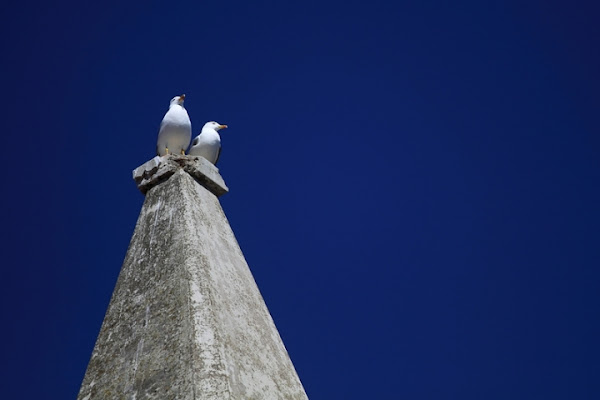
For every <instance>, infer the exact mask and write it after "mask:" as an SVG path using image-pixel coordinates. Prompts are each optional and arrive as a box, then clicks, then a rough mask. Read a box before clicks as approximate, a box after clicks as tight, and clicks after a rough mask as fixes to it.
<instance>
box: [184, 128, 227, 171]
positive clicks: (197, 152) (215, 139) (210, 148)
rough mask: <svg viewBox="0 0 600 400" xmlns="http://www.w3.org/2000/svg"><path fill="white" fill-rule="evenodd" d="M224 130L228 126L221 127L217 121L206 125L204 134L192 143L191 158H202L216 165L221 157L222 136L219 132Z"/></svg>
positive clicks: (201, 133) (203, 129)
mask: <svg viewBox="0 0 600 400" xmlns="http://www.w3.org/2000/svg"><path fill="white" fill-rule="evenodd" d="M223 128H227V125H221V124H219V123H218V122H215V121H211V122H207V123H206V124H204V126H203V127H202V132H200V134H199V135H198V136H196V138H195V139H194V141H193V142H192V147H191V148H190V151H189V152H188V154H189V155H190V156H202V157H204V158H206V159H207V160H208V161H210V162H211V163H213V164H216V163H217V161H219V156H220V155H221V136H219V132H217V131H219V130H221V129H223Z"/></svg>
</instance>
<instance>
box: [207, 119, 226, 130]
mask: <svg viewBox="0 0 600 400" xmlns="http://www.w3.org/2000/svg"><path fill="white" fill-rule="evenodd" d="M225 128H227V125H221V124H219V123H218V122H215V121H210V122H207V123H205V124H204V126H203V127H202V130H205V129H212V130H214V131H219V130H221V129H225Z"/></svg>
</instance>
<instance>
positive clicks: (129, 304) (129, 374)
mask: <svg viewBox="0 0 600 400" xmlns="http://www.w3.org/2000/svg"><path fill="white" fill-rule="evenodd" d="M191 162H196V161H191ZM184 164H185V163H184ZM201 166H202V165H201V164H200V168H201ZM159 169H160V166H158V168H157V169H156V171H158V170H159ZM188 169H190V168H188ZM142 174H143V173H142ZM146 178H150V179H152V177H151V176H150V175H149V174H147V176H146ZM146 178H142V179H146ZM223 185H224V184H223ZM78 399H79V400H90V399H137V400H141V399H225V400H227V399H230V400H234V399H235V400H238V399H240V400H241V399H244V400H248V399H307V397H306V394H305V392H304V389H303V387H302V384H301V383H300V380H299V379H298V376H297V374H296V371H295V370H294V367H293V365H292V362H291V361H290V359H289V356H288V354H287V351H286V349H285V347H284V345H283V342H282V341H281V338H280V337H279V333H278V332H277V329H276V328H275V325H274V323H273V321H272V319H271V316H270V314H269V311H268V310H267V307H266V305H265V303H264V301H263V299H262V297H261V295H260V292H259V290H258V287H257V286H256V283H255V282H254V278H253V277H252V274H251V272H250V270H249V268H248V265H247V263H246V261H245V259H244V256H243V254H242V252H241V250H240V248H239V246H238V244H237V241H236V239H235V237H234V234H233V232H232V231H231V228H230V226H229V223H228V222H227V218H226V217H225V214H224V213H223V210H222V209H221V206H220V204H219V201H218V200H217V197H216V196H215V195H214V194H213V193H211V192H210V191H209V190H208V189H207V188H205V187H204V186H202V185H200V184H199V183H198V181H197V180H195V179H194V178H192V176H191V175H190V174H189V173H187V172H185V169H184V168H176V169H175V171H174V172H173V173H172V174H171V175H170V177H169V178H168V179H167V180H166V181H163V182H162V183H160V184H158V185H157V186H155V187H152V188H151V189H149V190H148V192H147V195H146V200H145V202H144V206H143V207H142V211H141V213H140V216H139V219H138V222H137V225H136V228H135V232H134V234H133V237H132V239H131V243H130V245H129V249H128V251H127V255H126V257H125V261H124V263H123V267H122V269H121V273H120V275H119V279H118V281H117V285H116V287H115V290H114V293H113V296H112V299H111V302H110V305H109V307H108V311H107V313H106V316H105V318H104V323H103V324H102V328H101V330H100V334H99V336H98V340H97V341H96V346H95V348H94V351H93V353H92V357H91V360H90V363H89V365H88V369H87V372H86V375H85V378H84V380H83V383H82V385H81V389H80V392H79V396H78Z"/></svg>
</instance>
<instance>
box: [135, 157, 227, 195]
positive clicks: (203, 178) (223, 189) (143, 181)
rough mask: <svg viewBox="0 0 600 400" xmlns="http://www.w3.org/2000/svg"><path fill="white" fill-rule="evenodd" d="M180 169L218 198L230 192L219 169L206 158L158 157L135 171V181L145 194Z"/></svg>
mask: <svg viewBox="0 0 600 400" xmlns="http://www.w3.org/2000/svg"><path fill="white" fill-rule="evenodd" d="M179 169H183V170H184V171H186V172H187V173H188V174H190V175H191V176H193V177H194V178H195V179H196V180H197V181H198V183H200V184H201V185H203V186H204V187H206V188H207V189H208V190H210V191H211V192H212V193H214V194H215V195H216V196H217V197H218V196H221V195H224V194H225V193H227V192H228V191H229V189H228V188H227V186H226V185H225V182H224V181H223V178H222V177H221V175H220V174H219V168H217V167H216V166H215V165H213V164H212V163H211V162H210V161H208V160H207V159H205V158H204V157H194V156H180V155H174V154H170V155H166V156H162V157H159V156H156V157H154V158H153V159H152V160H150V161H148V162H146V163H144V164H142V165H141V166H139V167H137V168H136V169H134V170H133V180H135V182H136V183H137V186H138V189H140V191H141V192H142V193H144V194H146V192H147V191H148V190H150V189H151V188H153V187H154V186H156V185H159V184H161V183H162V182H164V181H166V180H167V179H169V177H171V175H173V174H174V173H175V172H176V171H178V170H179Z"/></svg>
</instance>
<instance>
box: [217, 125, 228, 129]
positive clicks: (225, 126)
mask: <svg viewBox="0 0 600 400" xmlns="http://www.w3.org/2000/svg"><path fill="white" fill-rule="evenodd" d="M225 128H227V125H219V129H225Z"/></svg>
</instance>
